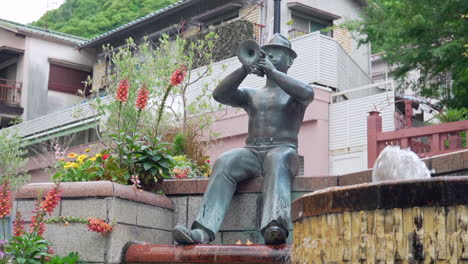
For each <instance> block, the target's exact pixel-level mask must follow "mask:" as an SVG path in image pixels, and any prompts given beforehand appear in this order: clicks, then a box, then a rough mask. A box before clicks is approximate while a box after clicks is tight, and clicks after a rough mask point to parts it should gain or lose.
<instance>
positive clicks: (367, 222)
mask: <svg viewBox="0 0 468 264" xmlns="http://www.w3.org/2000/svg"><path fill="white" fill-rule="evenodd" d="M291 214H292V220H293V222H294V242H293V249H292V254H293V257H292V262H293V263H313V262H317V261H319V262H322V263H329V262H331V263H333V262H337V263H378V262H380V261H385V262H393V261H403V263H406V262H407V261H410V263H413V262H414V261H417V262H415V263H419V261H424V263H426V262H427V263H436V262H437V263H439V262H440V263H457V261H463V262H458V263H465V262H464V261H466V260H468V232H467V229H468V177H466V176H463V177H437V178H431V179H421V180H405V181H388V182H380V183H368V184H359V185H353V186H346V187H332V188H327V189H323V190H320V191H316V192H313V193H310V194H307V195H304V196H302V197H300V198H298V199H296V200H295V201H294V202H293V204H292V212H291ZM411 261H413V262H411ZM421 263H422V262H421Z"/></svg>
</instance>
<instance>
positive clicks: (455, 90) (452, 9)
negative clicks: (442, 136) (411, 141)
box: [344, 0, 468, 108]
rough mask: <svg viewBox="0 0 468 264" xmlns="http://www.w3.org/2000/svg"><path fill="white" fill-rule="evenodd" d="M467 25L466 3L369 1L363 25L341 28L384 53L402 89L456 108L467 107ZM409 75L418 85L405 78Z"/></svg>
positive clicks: (455, 0) (458, 0)
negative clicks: (415, 74)
mask: <svg viewBox="0 0 468 264" xmlns="http://www.w3.org/2000/svg"><path fill="white" fill-rule="evenodd" d="M467 20H468V5H467V4H466V1H464V0H450V1H449V0H442V1H435V0H431V1H427V0H368V1H367V5H366V7H365V12H364V15H363V19H362V20H360V21H352V22H348V23H345V25H344V26H345V27H347V28H348V29H351V30H357V31H358V32H360V33H362V34H360V36H364V37H363V38H361V39H360V43H369V42H371V43H372V44H373V46H374V47H377V48H376V49H375V50H374V51H385V54H384V60H385V61H387V62H388V63H390V64H393V65H394V66H396V69H395V71H394V72H393V73H394V75H395V76H396V77H397V78H399V79H400V80H402V83H403V87H402V88H413V89H414V90H417V91H420V92H421V94H422V95H423V96H430V97H435V98H439V99H441V101H442V104H444V105H446V106H451V107H457V108H458V107H467V106H468V89H467V88H468V58H467V56H468V52H467V50H468V46H467V43H468V35H467V32H468V21H467ZM413 70H417V71H418V72H419V73H420V78H418V80H417V81H413V80H410V79H408V78H405V77H407V75H408V73H409V72H411V71H413Z"/></svg>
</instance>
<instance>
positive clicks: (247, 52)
mask: <svg viewBox="0 0 468 264" xmlns="http://www.w3.org/2000/svg"><path fill="white" fill-rule="evenodd" d="M265 55H266V54H265V52H264V51H263V50H262V49H260V46H258V44H257V42H255V41H254V40H252V39H248V40H244V41H242V42H241V43H240V44H239V48H238V49H237V58H238V59H239V61H240V62H241V63H242V64H243V65H244V66H245V68H246V69H247V72H248V73H252V74H256V75H258V76H260V77H263V76H264V75H265V73H264V72H263V70H262V69H261V68H260V67H259V66H258V65H257V63H258V60H259V59H260V58H265Z"/></svg>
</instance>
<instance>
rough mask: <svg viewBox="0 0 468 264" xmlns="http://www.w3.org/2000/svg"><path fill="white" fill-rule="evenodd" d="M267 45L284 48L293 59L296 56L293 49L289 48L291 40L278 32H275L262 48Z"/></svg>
mask: <svg viewBox="0 0 468 264" xmlns="http://www.w3.org/2000/svg"><path fill="white" fill-rule="evenodd" d="M268 47H280V48H284V49H286V50H288V51H289V54H290V55H291V57H292V58H293V59H295V58H296V57H297V54H296V52H295V51H294V50H292V49H291V42H290V41H289V40H288V39H287V38H286V37H285V36H283V35H281V34H280V33H275V34H273V36H272V37H271V39H270V41H268V44H266V45H263V47H262V48H268Z"/></svg>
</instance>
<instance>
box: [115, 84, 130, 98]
mask: <svg viewBox="0 0 468 264" xmlns="http://www.w3.org/2000/svg"><path fill="white" fill-rule="evenodd" d="M129 87H130V83H129V81H128V79H123V80H121V81H120V82H119V88H118V89H117V95H116V97H115V99H116V100H117V101H119V102H122V103H125V102H126V101H127V97H128V88H129Z"/></svg>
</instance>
